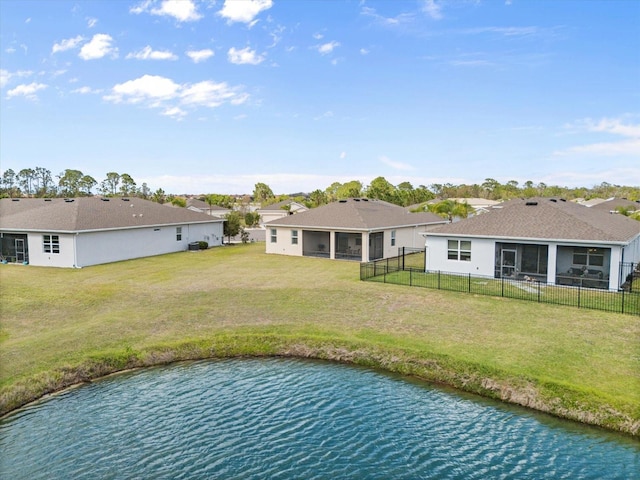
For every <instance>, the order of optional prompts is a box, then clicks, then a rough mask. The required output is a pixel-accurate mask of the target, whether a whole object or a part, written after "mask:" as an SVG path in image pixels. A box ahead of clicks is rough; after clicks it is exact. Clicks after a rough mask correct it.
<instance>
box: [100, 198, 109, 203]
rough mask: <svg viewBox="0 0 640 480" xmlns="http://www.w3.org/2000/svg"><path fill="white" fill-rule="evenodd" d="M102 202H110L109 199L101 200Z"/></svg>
mask: <svg viewBox="0 0 640 480" xmlns="http://www.w3.org/2000/svg"><path fill="white" fill-rule="evenodd" d="M100 200H102V201H103V202H108V201H109V199H108V198H101V199H100Z"/></svg>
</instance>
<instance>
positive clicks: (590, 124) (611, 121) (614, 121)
mask: <svg viewBox="0 0 640 480" xmlns="http://www.w3.org/2000/svg"><path fill="white" fill-rule="evenodd" d="M583 123H584V125H585V126H586V128H587V129H588V130H589V131H591V132H605V133H613V134H615V135H622V136H624V137H634V138H638V139H640V124H637V125H625V124H623V123H622V120H620V119H619V118H603V119H601V120H600V121H599V122H594V121H593V120H591V119H586V120H584V121H583Z"/></svg>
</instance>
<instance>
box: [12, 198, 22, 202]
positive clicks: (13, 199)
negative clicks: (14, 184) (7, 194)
mask: <svg viewBox="0 0 640 480" xmlns="http://www.w3.org/2000/svg"><path fill="white" fill-rule="evenodd" d="M11 201H12V202H19V201H20V199H19V198H12V199H11Z"/></svg>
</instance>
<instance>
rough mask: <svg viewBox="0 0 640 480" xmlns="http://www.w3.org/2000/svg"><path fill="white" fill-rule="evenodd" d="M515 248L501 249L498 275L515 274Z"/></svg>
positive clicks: (509, 275) (507, 275)
mask: <svg viewBox="0 0 640 480" xmlns="http://www.w3.org/2000/svg"><path fill="white" fill-rule="evenodd" d="M516 254H517V251H516V250H507V249H505V250H502V251H501V252H500V275H501V276H502V277H514V278H515V276H516Z"/></svg>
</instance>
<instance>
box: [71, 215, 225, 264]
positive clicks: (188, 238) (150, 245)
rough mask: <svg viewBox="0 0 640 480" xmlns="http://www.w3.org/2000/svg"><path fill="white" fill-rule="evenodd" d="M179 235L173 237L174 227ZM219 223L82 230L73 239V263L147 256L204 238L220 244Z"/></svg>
mask: <svg viewBox="0 0 640 480" xmlns="http://www.w3.org/2000/svg"><path fill="white" fill-rule="evenodd" d="M177 227H182V238H181V240H179V241H178V240H176V238H177V236H176V228H177ZM222 233H223V226H222V222H212V223H200V224H187V225H172V226H161V227H144V228H136V229H122V230H109V231H99V232H86V233H80V234H78V236H77V238H76V246H77V254H76V264H75V265H76V266H77V267H86V266H89V265H98V264H101V263H110V262H117V261H121V260H130V259H133V258H140V257H150V256H153V255H162V254H165V253H172V252H180V251H184V250H187V249H188V246H189V243H190V242H198V241H206V242H207V243H208V244H209V246H210V247H212V246H218V245H221V244H222Z"/></svg>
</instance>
